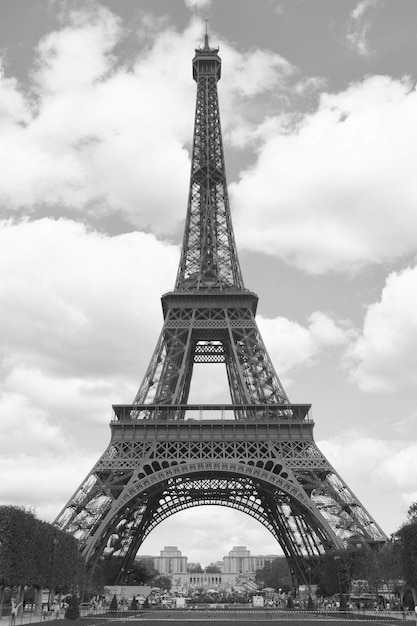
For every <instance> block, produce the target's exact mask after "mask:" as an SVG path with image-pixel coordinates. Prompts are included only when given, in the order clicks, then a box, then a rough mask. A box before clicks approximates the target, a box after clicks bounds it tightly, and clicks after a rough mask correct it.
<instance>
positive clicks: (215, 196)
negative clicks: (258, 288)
mask: <svg viewBox="0 0 417 626" xmlns="http://www.w3.org/2000/svg"><path fill="white" fill-rule="evenodd" d="M221 64H222V62H221V59H220V57H219V55H218V48H210V46H209V37H208V22H207V20H206V32H205V36H204V48H197V49H196V51H195V57H194V59H193V78H194V80H195V81H196V83H197V98H196V109H195V124H194V139H193V152H192V159H191V160H192V162H191V179H190V189H189V196H188V209H187V217H186V222H185V230H184V239H183V245H182V252H181V260H180V266H179V270H178V275H177V280H176V284H175V290H176V291H195V290H198V291H203V290H204V291H236V290H240V289H243V288H244V286H243V279H242V274H241V270H240V266H239V260H238V257H237V251H236V245H235V241H234V235H233V228H232V222H231V216H230V206H229V198H228V193H227V183H226V171H225V165H224V155H223V142H222V131H221V125H220V112H219V102H218V95H217V82H218V80H219V79H220V76H221Z"/></svg>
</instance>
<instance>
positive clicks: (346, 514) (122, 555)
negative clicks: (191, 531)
mask: <svg viewBox="0 0 417 626" xmlns="http://www.w3.org/2000/svg"><path fill="white" fill-rule="evenodd" d="M192 68H193V78H194V80H195V81H196V83H197V97H196V108H195V126H194V137H193V149H192V165H191V180H190V188H189V199H188V207H187V216H186V223H185V231H184V239H183V243H182V251H181V258H180V263H179V269H178V274H177V278H176V283H175V288H174V290H173V291H171V292H169V293H166V294H165V295H163V296H162V299H161V300H162V309H163V316H164V324H163V328H162V332H161V335H160V337H159V340H158V342H157V345H156V348H155V351H154V354H153V356H152V358H151V361H150V364H149V366H148V369H147V371H146V374H145V376H144V379H143V382H142V384H141V386H140V388H139V391H138V393H137V395H136V397H135V399H134V401H133V403H132V404H128V405H113V411H114V419H113V420H112V422H111V424H110V428H111V441H110V444H109V446H108V448H107V450H106V451H105V452H104V454H103V455H102V457H101V458H100V460H99V461H98V463H97V464H96V465H95V466H94V468H93V469H92V470H91V472H90V473H89V475H88V476H87V477H86V479H85V480H84V481H83V483H82V484H81V486H80V487H79V488H78V490H77V491H76V492H75V494H74V495H73V497H72V498H71V499H70V500H69V502H68V503H67V505H66V506H65V507H64V509H63V510H62V512H61V513H60V514H59V516H58V517H57V519H56V521H55V523H56V525H57V526H58V527H59V528H61V529H63V530H67V531H69V532H70V533H72V534H73V535H74V536H76V537H77V538H78V539H79V540H80V545H81V547H82V551H83V554H84V556H85V559H86V562H87V566H88V568H89V569H90V571H92V570H94V568H95V566H96V565H97V563H98V562H99V560H100V559H102V558H107V557H108V558H110V557H111V556H113V557H119V558H118V559H115V561H116V563H117V564H118V569H117V568H116V569H117V571H116V574H115V579H114V583H115V584H118V583H119V584H120V583H122V584H123V580H124V573H125V572H128V571H129V569H130V568H131V567H132V563H133V560H134V558H135V555H136V553H137V551H138V549H139V547H140V545H141V544H142V542H143V541H144V539H145V538H146V537H147V536H148V535H149V533H150V532H151V531H152V530H153V529H154V528H155V527H156V526H157V525H158V524H159V523H160V522H162V521H163V520H165V519H167V518H168V517H169V516H171V515H173V514H174V513H176V512H178V511H181V510H184V509H187V508H189V507H194V506H200V505H209V504H210V505H222V506H227V507H231V508H233V509H237V510H239V511H242V512H244V513H246V514H248V515H251V516H252V517H253V518H255V519H256V520H258V521H259V522H260V523H261V524H263V526H264V527H266V528H267V529H268V530H269V531H270V532H271V533H272V535H273V536H274V537H275V539H276V540H277V542H278V543H279V544H280V546H281V548H282V550H283V552H284V554H285V556H286V558H287V561H288V564H289V566H290V570H291V572H292V576H293V581H294V583H300V582H305V583H306V582H307V578H308V576H307V573H308V572H309V571H310V567H309V564H310V563H311V562H312V561H314V558H313V557H319V556H320V555H323V554H324V553H326V552H328V551H332V550H335V549H336V550H337V549H344V548H345V547H346V546H347V545H349V543H350V542H352V541H353V542H355V543H358V542H361V543H368V544H374V543H379V542H383V541H385V540H386V536H385V534H384V532H383V531H382V530H381V528H380V527H379V526H378V525H377V524H376V522H375V521H374V520H373V519H372V517H371V516H370V515H369V513H368V512H367V511H366V510H365V508H364V507H363V506H362V505H361V503H360V502H359V501H358V499H357V498H356V497H355V495H354V494H353V493H352V491H351V490H350V489H349V488H348V486H347V485H346V484H345V483H344V481H343V480H342V478H341V477H340V476H339V475H338V474H337V472H336V471H335V469H334V468H333V467H332V466H331V464H330V463H329V461H328V460H327V459H326V458H325V457H324V455H323V454H322V452H320V450H319V449H318V448H317V446H316V444H315V442H314V438H313V426H314V424H313V421H312V419H311V412H310V409H311V405H306V404H292V403H291V402H290V401H289V399H288V396H287V394H286V393H285V391H284V389H283V386H282V384H281V382H280V380H279V378H278V376H277V374H276V372H275V369H274V367H273V364H272V362H271V360H270V357H269V355H268V352H267V350H266V348H265V345H264V343H263V341H262V337H261V335H260V333H259V330H258V327H257V324H256V321H255V313H256V308H257V303H258V297H257V296H256V294H255V293H253V292H252V291H249V290H248V289H246V288H245V287H244V283H243V279H242V273H241V269H240V265H239V260H238V256H237V251H236V245H235V240H234V235H233V228H232V222H231V214H230V207H229V199H228V192H227V185H226V174H225V165H224V154H223V143H222V133H221V126H220V114H219V103H218V94H217V82H218V80H219V79H220V75H221V59H220V57H219V56H218V48H211V47H210V45H209V39H208V34H207V30H206V34H205V39H204V46H203V47H202V48H199V49H197V50H195V56H194V59H193V63H192ZM195 363H204V364H209V363H224V364H225V368H226V372H227V380H228V384H229V388H230V397H231V403H230V404H222V405H220V404H188V403H187V402H188V397H189V391H190V383H191V379H192V374H193V366H194V364H195Z"/></svg>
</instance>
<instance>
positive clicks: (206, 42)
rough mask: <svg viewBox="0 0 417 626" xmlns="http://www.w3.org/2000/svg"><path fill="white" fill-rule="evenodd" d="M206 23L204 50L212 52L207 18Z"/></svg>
mask: <svg viewBox="0 0 417 626" xmlns="http://www.w3.org/2000/svg"><path fill="white" fill-rule="evenodd" d="M204 21H205V23H206V34H205V35H204V50H210V46H209V38H208V19H207V18H206V19H205V20H204Z"/></svg>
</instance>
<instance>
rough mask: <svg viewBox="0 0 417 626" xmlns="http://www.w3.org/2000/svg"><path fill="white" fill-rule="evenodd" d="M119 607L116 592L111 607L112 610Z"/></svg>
mask: <svg viewBox="0 0 417 626" xmlns="http://www.w3.org/2000/svg"><path fill="white" fill-rule="evenodd" d="M117 608H118V607H117V598H116V594H114V596H113V597H112V599H111V602H110V606H109V609H110V611H117Z"/></svg>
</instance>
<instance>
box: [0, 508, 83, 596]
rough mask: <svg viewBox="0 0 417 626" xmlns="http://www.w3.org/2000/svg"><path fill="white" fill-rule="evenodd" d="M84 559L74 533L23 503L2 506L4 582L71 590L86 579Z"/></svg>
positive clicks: (0, 566) (0, 568) (0, 567)
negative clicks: (37, 514)
mask: <svg viewBox="0 0 417 626" xmlns="http://www.w3.org/2000/svg"><path fill="white" fill-rule="evenodd" d="M84 576H85V566H84V559H83V558H82V556H81V554H80V552H79V550H78V543H77V541H76V539H75V538H74V537H72V536H71V535H69V534H68V533H66V532H63V531H61V530H58V529H57V528H55V527H54V526H53V525H52V524H48V523H47V522H42V521H40V520H38V519H37V518H36V517H35V515H34V513H33V512H32V511H30V510H27V509H24V508H22V507H13V506H0V585H2V586H10V587H19V586H28V587H30V586H34V587H37V588H44V587H53V588H59V590H60V591H64V592H66V591H69V590H71V589H72V588H74V587H75V586H79V585H80V584H81V583H82V580H83V577H84Z"/></svg>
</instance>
